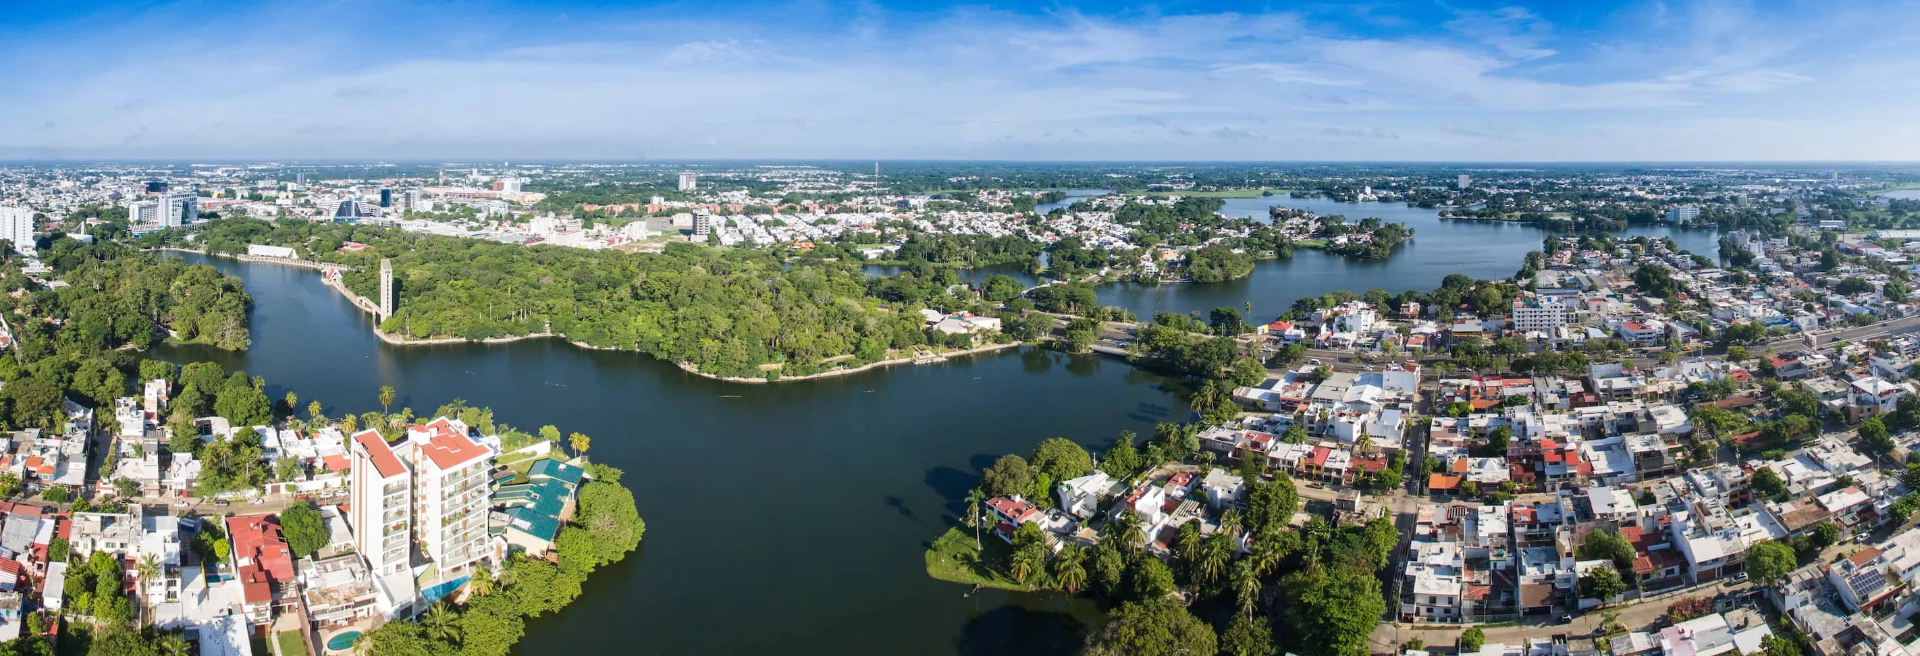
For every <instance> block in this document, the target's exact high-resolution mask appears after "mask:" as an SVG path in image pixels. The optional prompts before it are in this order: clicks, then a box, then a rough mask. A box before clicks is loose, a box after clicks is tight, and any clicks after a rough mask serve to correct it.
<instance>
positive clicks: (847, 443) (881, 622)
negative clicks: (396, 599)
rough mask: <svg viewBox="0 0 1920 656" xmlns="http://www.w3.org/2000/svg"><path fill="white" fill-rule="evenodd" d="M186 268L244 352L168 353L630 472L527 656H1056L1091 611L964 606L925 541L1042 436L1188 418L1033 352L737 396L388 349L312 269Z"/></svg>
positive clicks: (1128, 387)
mask: <svg viewBox="0 0 1920 656" xmlns="http://www.w3.org/2000/svg"><path fill="white" fill-rule="evenodd" d="M185 257H186V258H187V259H188V260H190V261H194V262H209V263H211V264H213V265H215V266H217V267H219V268H221V269H223V270H226V271H229V272H232V273H235V274H237V275H239V276H240V277H242V278H243V279H245V280H246V283H247V290H248V292H249V293H251V294H253V297H254V300H255V303H256V305H255V308H254V310H253V314H252V325H253V345H252V347H251V348H250V349H249V350H248V351H247V352H246V353H244V354H233V353H225V352H220V351H217V350H213V349H208V348H204V347H167V348H163V349H162V350H161V351H160V353H161V354H162V355H164V356H166V357H168V358H169V359H172V360H175V361H179V362H185V361H192V360H214V361H218V362H221V363H222V364H223V365H225V366H226V367H227V368H228V369H229V371H231V370H233V369H245V370H246V371H247V372H248V373H249V374H252V375H260V376H265V377H266V379H267V380H268V381H269V382H270V384H269V387H270V389H269V390H268V393H269V395H270V396H272V397H273V398H279V396H280V395H282V394H284V393H285V391H286V390H288V389H292V390H294V391H296V392H297V393H299V395H300V399H301V403H302V404H304V403H306V401H307V400H309V399H318V400H320V401H321V402H322V403H323V404H325V406H326V413H327V414H329V415H332V416H338V415H339V414H340V413H341V412H366V411H369V410H376V409H378V408H379V403H378V401H377V395H378V392H377V390H378V389H379V387H380V386H381V385H392V386H394V388H395V390H397V392H398V395H399V400H398V402H396V404H395V407H396V408H399V407H412V408H414V410H415V411H416V412H418V413H427V412H431V411H433V409H434V408H436V407H438V406H439V405H440V404H442V403H445V402H447V401H449V400H451V399H454V398H463V399H466V400H467V401H468V402H469V403H470V404H473V405H483V406H489V407H492V408H493V409H494V411H495V417H496V419H497V420H498V421H500V422H503V423H506V424H510V425H513V426H516V427H519V428H522V429H525V430H528V431H530V432H531V431H532V430H533V429H536V428H538V427H539V426H541V425H543V424H553V425H556V426H558V427H559V428H560V429H561V430H562V431H567V432H573V431H579V432H582V433H586V434H588V435H590V436H592V437H593V444H592V449H591V451H590V453H591V455H592V456H593V457H594V459H595V460H597V461H599V462H604V463H607V464H611V465H613V466H616V467H620V468H622V469H624V470H626V479H625V483H626V485H627V486H628V487H630V488H632V490H633V492H634V495H635V497H636V498H637V500H638V502H639V509H640V514H641V515H642V516H643V517H645V518H646V520H647V534H646V539H645V541H644V542H643V543H642V545H641V551H640V552H639V553H637V554H635V555H633V556H632V557H630V558H628V559H627V560H626V561H624V562H622V563H620V564H618V565H614V566H611V567H608V568H606V569H604V570H602V571H600V572H597V573H596V574H595V575H594V576H593V578H592V579H591V580H589V581H588V582H587V585H586V590H585V593H584V594H583V595H582V596H581V597H580V599H579V600H578V601H577V602H575V603H574V605H573V606H571V607H569V608H567V609H566V610H565V611H563V612H561V613H560V614H559V615H558V616H551V615H550V616H546V617H542V618H539V619H537V620H534V621H531V622H529V624H528V627H527V636H526V638H525V639H524V640H523V641H522V642H521V643H520V644H521V645H523V648H522V649H521V650H520V651H521V653H526V654H603V653H621V654H627V653H632V654H775V653H779V654H805V655H812V654H818V655H821V656H827V655H838V654H935V655H938V654H965V655H971V654H1043V655H1044V654H1070V653H1073V652H1074V651H1076V650H1077V649H1078V647H1079V645H1080V641H1081V639H1082V636H1083V634H1084V631H1085V630H1086V628H1085V627H1086V626H1087V623H1088V622H1092V621H1095V620H1096V619H1097V618H1098V617H1099V616H1100V611H1099V609H1098V608H1096V607H1095V606H1094V605H1093V604H1092V603H1091V602H1088V601H1085V600H1074V599H1066V598H1062V597H1058V596H1051V595H1027V594H1007V593H1000V592H992V591H988V592H984V593H981V594H979V595H976V596H974V597H971V598H969V597H967V596H966V594H965V593H966V592H967V589H966V588H963V587H960V586H955V585H949V584H942V583H938V582H935V581H932V580H930V579H928V578H927V577H926V573H925V564H924V561H923V560H922V552H923V550H924V549H925V545H926V543H927V542H928V541H930V540H931V539H933V538H934V537H935V536H937V535H939V534H940V533H941V532H942V531H944V530H946V527H948V526H950V525H951V524H952V523H953V521H954V518H955V517H956V516H957V514H958V507H959V503H960V500H961V498H962V497H963V496H964V494H965V492H966V490H967V489H968V488H969V487H971V486H972V485H973V484H974V483H975V482H976V481H977V480H978V476H979V472H980V470H981V469H982V468H984V467H985V466H986V465H988V464H990V463H991V461H992V459H993V458H995V457H997V456H999V455H1000V454H1002V453H1008V452H1019V453H1027V452H1029V451H1031V450H1032V448H1033V446H1034V445H1035V444H1038V443H1039V442H1040V441H1041V440H1043V439H1046V438H1048V437H1054V436H1064V437H1069V438H1072V439H1074V440H1076V441H1079V442H1081V443H1083V444H1086V445H1088V446H1089V447H1103V446H1104V445H1106V444H1107V443H1109V442H1111V440H1112V439H1113V438H1114V437H1115V436H1117V435H1118V434H1119V433H1120V431H1122V430H1129V429H1130V430H1134V431H1137V432H1139V433H1141V434H1143V435H1144V434H1150V432H1151V430H1152V424H1153V423H1154V422H1157V421H1167V420H1175V419H1180V418H1182V417H1184V414H1185V413H1184V410H1183V407H1182V404H1181V403H1180V401H1179V400H1178V399H1177V398H1176V397H1175V395H1174V393H1173V392H1172V391H1171V388H1170V387H1167V386H1166V382H1165V381H1164V380H1162V379H1159V378H1157V377H1153V376H1150V375H1146V374H1141V373H1139V372H1137V371H1134V370H1133V369H1132V368H1130V367H1127V366H1125V365H1123V364H1120V363H1118V362H1114V361H1108V360H1099V359H1093V358H1084V357H1081V358H1076V357H1066V356H1061V355H1057V354H1053V353H1049V352H1045V351H1039V350H1026V351H1017V350H1009V351H1002V352H999V353H997V354H990V355H984V356H980V357H975V358H971V359H965V360H960V361H955V362H951V363H948V364H945V365H937V366H919V367H894V368H889V369H884V370H878V371H871V372H866V373H862V374H858V375H854V376H847V377H841V378H830V379H823V380H818V381H808V382H795V383H784V384H779V385H734V384H723V383H717V382H714V381H709V380H705V379H701V378H696V377H693V376H689V375H687V374H685V373H684V372H681V371H680V370H679V369H677V368H674V367H672V366H668V365H665V364H662V363H660V362H656V361H653V360H651V359H649V358H647V357H646V356H643V355H638V354H631V353H613V352H605V351H587V350H582V349H578V348H574V347H572V346H570V345H567V344H565V343H561V342H557V341H552V340H537V341H525V342H516V343H513V344H502V345H492V346H479V345H456V346H431V347H392V346H387V345H384V344H382V343H381V342H379V341H378V340H377V339H375V338H374V337H373V336H372V334H371V333H369V332H368V326H369V322H368V321H369V320H368V319H367V318H365V317H364V316H363V315H361V314H360V313H358V312H356V311H355V310H354V308H353V307H352V306H351V305H350V304H348V303H347V302H346V301H345V300H343V299H341V298H340V297H339V296H338V295H336V294H334V293H333V292H332V291H330V290H328V289H327V288H325V287H323V286H322V285H321V284H320V282H319V277H318V274H316V273H314V272H312V271H308V270H304V269H295V268H291V267H283V266H275V265H269V264H245V263H239V262H233V261H228V260H211V261H209V260H207V259H206V258H203V257H200V256H197V255H188V256H185Z"/></svg>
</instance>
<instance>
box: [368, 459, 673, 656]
mask: <svg viewBox="0 0 1920 656" xmlns="http://www.w3.org/2000/svg"><path fill="white" fill-rule="evenodd" d="M587 473H588V475H590V476H591V477H592V479H593V480H592V481H591V482H588V483H586V484H585V485H583V486H581V488H580V493H579V509H578V511H577V514H576V515H575V517H574V520H573V521H572V522H569V523H568V524H566V525H565V526H564V527H562V528H561V529H560V535H559V537H557V538H556V539H555V540H554V549H555V551H557V552H558V554H559V562H557V563H554V562H548V561H546V560H542V559H538V558H526V557H522V556H518V555H516V556H514V557H512V559H511V560H510V561H509V562H508V563H507V565H506V567H505V568H504V569H502V570H501V572H500V574H499V575H498V576H489V575H488V574H487V573H486V571H485V570H481V571H480V573H479V574H477V575H476V576H475V578H474V579H473V583H472V586H473V588H472V591H473V594H472V596H470V597H468V599H467V602H466V603H465V604H463V605H460V606H457V607H453V606H450V605H448V604H445V603H442V604H437V605H435V606H434V607H433V608H430V609H428V610H427V612H426V613H424V614H422V615H421V616H420V617H418V618H415V620H414V621H395V622H388V623H386V624H385V625H383V626H381V627H380V628H379V629H376V630H374V631H372V632H370V633H368V634H367V635H366V637H365V638H364V640H365V641H366V644H367V645H368V646H367V651H366V652H365V653H367V654H369V655H370V656H439V655H441V654H463V655H476V656H505V654H507V653H510V652H511V651H512V649H513V645H514V643H516V642H519V640H520V638H521V637H522V636H523V635H525V634H526V619H527V618H531V617H538V616H540V615H543V614H546V613H555V612H559V611H560V609H562V608H565V607H566V606H567V605H568V604H571V603H573V600H574V599H575V598H578V597H579V596H580V590H581V585H582V584H584V583H585V582H586V580H587V576H588V575H590V574H592V573H593V572H594V570H596V569H598V568H600V567H604V566H606V565H610V564H613V563H617V562H620V561H621V560H624V559H625V558H626V557H627V554H628V553H631V552H632V551H633V550H634V549H635V548H636V547H638V546H640V538H641V536H642V534H643V533H645V531H646V522H645V521H643V520H641V518H640V515H639V513H638V512H637V511H636V510H635V509H634V503H633V493H632V492H629V491H628V490H627V488H625V487H622V486H621V485H620V476H621V472H620V470H618V469H614V468H612V467H607V466H604V465H589V466H588V468H587Z"/></svg>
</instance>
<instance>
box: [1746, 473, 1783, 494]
mask: <svg viewBox="0 0 1920 656" xmlns="http://www.w3.org/2000/svg"><path fill="white" fill-rule="evenodd" d="M1753 491H1755V492H1759V493H1760V495H1761V496H1764V497H1767V498H1774V497H1778V496H1780V495H1782V494H1786V493H1787V482H1786V481H1783V480H1780V474H1778V473H1775V472H1774V471H1773V468H1772V467H1766V466H1761V467H1759V468H1757V469H1755V470H1754V472H1753Z"/></svg>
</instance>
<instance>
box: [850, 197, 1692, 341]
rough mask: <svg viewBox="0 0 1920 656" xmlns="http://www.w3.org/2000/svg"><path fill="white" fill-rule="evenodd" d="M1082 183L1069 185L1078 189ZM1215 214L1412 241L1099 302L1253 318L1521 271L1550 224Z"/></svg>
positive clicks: (1110, 293)
mask: <svg viewBox="0 0 1920 656" xmlns="http://www.w3.org/2000/svg"><path fill="white" fill-rule="evenodd" d="M1080 191H1085V190H1076V191H1075V192H1073V193H1078V192H1080ZM1224 200H1225V202H1226V205H1225V206H1224V207H1222V208H1221V213H1222V214H1226V215H1228V216H1236V217H1253V218H1256V219H1261V220H1265V219H1266V217H1267V216H1268V209H1269V208H1271V207H1275V206H1279V207H1291V208H1295V209H1305V210H1311V211H1313V212H1315V213H1318V214H1320V215H1323V216H1330V215H1334V214H1340V215H1345V216H1346V217H1347V221H1348V222H1349V223H1359V222H1360V220H1361V219H1365V218H1369V217H1379V218H1380V219H1382V220H1384V221H1386V222H1388V223H1404V224H1406V225H1407V227H1409V228H1412V229H1413V230H1414V236H1413V240H1412V241H1409V242H1407V243H1406V244H1405V245H1403V246H1401V247H1400V248H1399V249H1397V250H1395V251H1394V253H1393V256H1392V257H1390V258H1388V259H1387V260H1385V261H1373V260H1351V259H1347V258H1343V257H1336V256H1332V255H1328V254H1326V253H1324V252H1321V251H1318V250H1306V249H1302V250H1298V251H1295V252H1294V254H1293V257H1292V258H1291V259H1288V260H1262V261H1260V262H1258V263H1256V264H1255V265H1254V270H1253V275H1251V276H1249V277H1247V278H1242V279H1240V280H1235V281H1229V282H1222V283H1212V284H1205V285H1138V284H1133V283H1109V284H1106V285H1102V286H1100V288H1099V293H1100V303H1101V304H1103V305H1117V306H1120V307H1123V308H1126V309H1128V310H1131V311H1133V313H1134V314H1136V315H1139V316H1140V317H1142V318H1146V317H1151V316H1153V313H1155V312H1174V313H1182V314H1184V313H1188V312H1200V313H1201V314H1205V313H1207V312H1208V311H1209V310H1212V309H1214V308H1217V307H1233V308H1241V309H1244V308H1245V304H1246V303H1247V302H1248V301H1252V302H1253V311H1254V314H1253V316H1254V317H1256V318H1262V319H1264V318H1268V317H1272V316H1274V315H1277V314H1279V313H1281V312H1284V311H1286V310H1287V309H1288V308H1290V307H1292V306H1293V302H1294V301H1296V300H1298V299H1301V298H1304V297H1308V296H1320V295H1324V294H1327V293H1329V292H1334V291H1338V290H1342V289H1344V290H1349V291H1353V292H1365V291H1367V290H1370V289H1384V290H1387V291H1388V292H1391V293H1394V294H1398V293H1400V292H1403V291H1406V290H1409V289H1411V290H1417V291H1422V292H1426V291H1432V290H1433V289H1434V288H1435V287H1439V286H1440V280H1441V279H1442V278H1445V277H1446V276H1447V274H1451V273H1463V274H1466V275H1468V276H1471V277H1474V278H1484V279H1489V280H1493V279H1500V278H1506V277H1508V276H1512V275H1513V274H1514V272H1515V271H1517V270H1519V268H1520V264H1521V262H1522V261H1523V260H1524V259H1525V257H1526V253H1527V251H1533V250H1540V245H1541V241H1542V240H1544V239H1545V238H1546V236H1547V235H1548V234H1549V233H1548V231H1546V230H1542V229H1539V228H1535V227H1533V226H1527V225H1521V224H1517V223H1491V222H1478V221H1443V220H1441V219H1440V213H1439V211H1438V210H1430V209H1421V208H1417V207H1408V206H1407V205H1406V204H1405V203H1342V202H1337V201H1334V200H1331V199H1327V198H1292V197H1289V196H1286V195H1284V194H1277V195H1273V196H1264V197H1259V198H1228V199H1224ZM1614 234H1615V235H1616V236H1619V237H1638V236H1646V237H1655V238H1659V237H1670V238H1672V239H1673V240H1674V242H1675V244H1677V245H1678V246H1679V247H1680V248H1681V249H1682V250H1687V251H1692V252H1694V253H1699V254H1701V255H1705V256H1707V257H1715V256H1716V254H1717V253H1719V251H1720V245H1719V239H1720V236H1719V233H1718V232H1716V231H1714V230H1688V229H1683V228H1677V227H1674V226H1667V225H1637V226H1632V227H1630V228H1628V229H1626V230H1621V231H1618V232H1616V233H1614ZM866 271H867V273H869V274H871V275H892V274H894V273H898V272H899V268H898V267H888V266H869V267H866ZM958 273H959V275H960V278H961V280H964V281H970V282H974V283H976V284H977V283H979V282H980V281H982V280H985V279H986V278H987V276H990V275H993V274H996V273H1003V274H1006V275H1010V276H1013V277H1014V278H1016V279H1018V280H1020V281H1021V282H1023V283H1025V284H1028V285H1032V284H1035V282H1034V280H1035V277H1034V276H1033V275H1031V274H1028V273H1027V272H1026V271H1025V270H1023V269H1019V268H1016V267H993V268H981V269H972V270H962V271H959V272H958Z"/></svg>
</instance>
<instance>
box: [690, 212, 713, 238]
mask: <svg viewBox="0 0 1920 656" xmlns="http://www.w3.org/2000/svg"><path fill="white" fill-rule="evenodd" d="M712 233H713V215H711V214H707V213H705V212H702V213H699V214H695V215H693V236H695V237H705V236H707V235H709V234H712Z"/></svg>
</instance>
